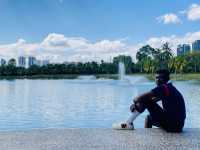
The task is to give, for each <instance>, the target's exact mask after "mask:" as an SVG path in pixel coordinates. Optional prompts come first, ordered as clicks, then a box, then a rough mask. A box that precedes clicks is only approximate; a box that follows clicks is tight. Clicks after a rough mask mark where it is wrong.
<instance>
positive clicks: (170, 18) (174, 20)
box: [156, 13, 181, 24]
mask: <svg viewBox="0 0 200 150" xmlns="http://www.w3.org/2000/svg"><path fill="white" fill-rule="evenodd" d="M156 19H157V20H158V22H162V23H164V24H178V23H181V20H180V19H179V17H178V16H177V15H176V14H173V13H168V14H165V15H162V16H160V17H157V18H156Z"/></svg>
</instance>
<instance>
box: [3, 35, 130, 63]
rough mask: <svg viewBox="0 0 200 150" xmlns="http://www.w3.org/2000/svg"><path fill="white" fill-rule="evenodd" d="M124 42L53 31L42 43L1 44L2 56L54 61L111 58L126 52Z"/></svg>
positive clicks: (23, 41) (18, 42)
mask: <svg viewBox="0 0 200 150" xmlns="http://www.w3.org/2000/svg"><path fill="white" fill-rule="evenodd" d="M124 42H125V41H121V40H101V41H97V42H94V43H93V42H91V41H89V40H87V39H85V38H82V37H66V36H64V35H63V34H57V33H51V34H49V35H47V37H45V38H44V40H43V41H42V42H40V43H27V42H26V41H25V40H23V39H19V40H17V42H16V43H11V44H4V45H0V56H1V57H5V58H10V57H14V58H17V57H18V56H20V55H24V56H29V55H31V56H35V57H37V58H40V59H50V60H51V61H53V62H63V61H91V60H98V61H100V60H101V59H104V60H109V58H110V57H112V56H114V55H115V54H118V53H120V54H123V53H125V51H126V49H127V45H126V44H125V43H124Z"/></svg>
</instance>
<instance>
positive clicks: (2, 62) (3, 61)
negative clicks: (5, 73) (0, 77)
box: [1, 58, 6, 66]
mask: <svg viewBox="0 0 200 150" xmlns="http://www.w3.org/2000/svg"><path fill="white" fill-rule="evenodd" d="M3 65H6V60H5V59H3V58H1V66H3Z"/></svg>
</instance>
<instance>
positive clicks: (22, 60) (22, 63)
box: [18, 56, 26, 67]
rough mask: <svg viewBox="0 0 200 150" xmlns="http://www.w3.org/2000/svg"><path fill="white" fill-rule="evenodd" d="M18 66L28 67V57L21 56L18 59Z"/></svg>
mask: <svg viewBox="0 0 200 150" xmlns="http://www.w3.org/2000/svg"><path fill="white" fill-rule="evenodd" d="M18 66H19V67H26V57H24V56H20V57H19V58H18Z"/></svg>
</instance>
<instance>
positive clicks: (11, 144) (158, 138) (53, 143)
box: [0, 129, 200, 150]
mask: <svg viewBox="0 0 200 150" xmlns="http://www.w3.org/2000/svg"><path fill="white" fill-rule="evenodd" d="M0 149H1V150H93V149H97V150H128V149H131V150H136V149H139V150H140V149H141V150H144V149H148V150H157V149H163V150H167V149H169V150H174V149H180V150H189V149H195V150H197V149H200V129H185V130H184V132H183V133H181V134H172V133H166V132H164V131H162V130H160V129H136V130H134V131H116V130H112V129H46V130H32V131H23V132H0Z"/></svg>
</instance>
